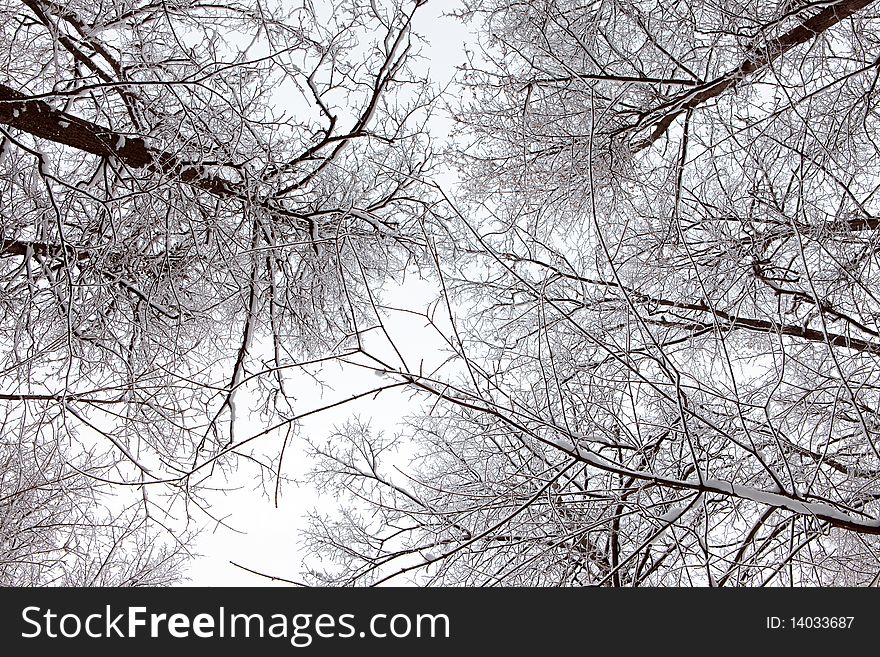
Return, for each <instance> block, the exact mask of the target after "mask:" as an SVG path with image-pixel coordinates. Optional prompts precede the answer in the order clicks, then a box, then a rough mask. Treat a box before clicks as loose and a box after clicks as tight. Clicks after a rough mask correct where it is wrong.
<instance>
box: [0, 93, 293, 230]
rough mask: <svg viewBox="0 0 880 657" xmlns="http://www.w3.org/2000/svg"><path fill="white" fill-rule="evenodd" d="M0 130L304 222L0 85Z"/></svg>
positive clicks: (139, 142) (137, 140) (201, 170)
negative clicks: (5, 128) (23, 134)
mask: <svg viewBox="0 0 880 657" xmlns="http://www.w3.org/2000/svg"><path fill="white" fill-rule="evenodd" d="M0 124H3V125H7V126H9V127H11V128H16V129H17V130H21V131H23V132H26V133H28V134H30V135H33V136H34V137H38V138H40V139H47V140H49V141H52V142H55V143H56V144H62V145H64V146H69V147H70V148H75V149H77V150H80V151H84V152H86V153H91V154H92V155H98V156H100V157H107V158H109V157H113V158H116V159H118V160H119V161H120V162H122V163H123V164H125V165H126V166H129V167H131V168H133V169H148V170H150V171H153V172H155V173H159V174H162V175H164V176H167V177H168V178H170V179H172V180H175V181H177V182H180V183H184V184H187V185H191V186H193V187H197V188H199V189H201V190H204V191H206V192H209V193H211V194H214V195H216V196H221V197H230V198H237V199H240V200H243V201H248V202H251V203H255V204H256V205H259V206H261V207H263V208H264V209H266V210H268V211H270V212H272V213H275V214H279V215H284V216H292V217H297V218H305V217H304V216H303V215H300V214H298V213H296V212H292V211H290V210H287V209H286V208H284V207H283V206H281V205H280V204H279V203H277V202H276V203H268V202H265V201H256V200H255V199H253V198H251V195H250V194H248V192H247V190H246V189H244V188H242V187H241V186H240V185H237V184H236V183H234V182H231V181H229V180H225V179H224V178H221V177H219V176H216V175H212V174H211V173H209V172H208V171H207V170H206V168H205V167H204V166H199V165H189V164H186V163H185V162H184V161H183V160H182V159H181V158H180V157H178V156H177V155H174V154H172V153H169V152H167V151H163V150H159V149H156V148H151V147H150V146H148V145H147V144H146V142H145V141H144V140H143V139H142V138H141V137H129V136H128V135H125V134H123V133H121V132H117V131H115V130H112V129H110V128H108V127H106V126H102V125H100V124H97V123H92V122H91V121H87V120H85V119H82V118H80V117H77V116H74V115H73V114H68V113H67V112H62V111H60V110H57V109H55V108H53V107H52V106H51V105H49V104H48V103H46V102H45V101H43V100H39V99H36V98H31V97H29V96H27V95H25V94H23V93H21V92H20V91H16V90H15V89H12V88H11V87H8V86H6V85H4V84H0Z"/></svg>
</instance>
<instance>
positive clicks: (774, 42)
mask: <svg viewBox="0 0 880 657" xmlns="http://www.w3.org/2000/svg"><path fill="white" fill-rule="evenodd" d="M873 1H874V0H841V1H840V2H835V3H833V4H831V5H830V6H828V7H826V8H825V9H823V10H822V11H820V12H819V13H818V14H816V15H814V16H811V17H810V18H808V19H806V20H805V21H803V22H802V23H801V24H800V25H798V26H797V27H794V28H792V29H791V30H789V31H788V32H786V33H785V34H783V35H782V36H780V37H778V38H775V39H769V40H767V41H765V42H761V43H760V45H758V46H754V47H753V48H752V49H751V50H750V51H749V53H748V55H747V56H746V58H745V60H743V62H742V63H741V64H740V65H739V66H738V67H736V68H735V69H733V70H732V71H728V72H727V73H725V74H724V75H722V76H720V77H717V78H715V79H714V80H711V81H709V82H707V83H706V84H704V85H702V86H700V87H698V88H696V89H692V90H689V91H687V92H684V93H681V94H679V95H677V96H676V97H675V98H673V99H672V100H670V101H668V102H666V103H663V104H662V105H660V106H659V107H657V108H655V109H654V110H652V111H651V112H650V113H648V114H647V116H645V117H644V118H643V119H642V120H641V121H640V122H639V124H638V125H636V126H635V128H637V129H639V128H642V127H643V126H646V125H649V124H651V123H655V126H654V130H653V131H652V132H651V134H650V135H648V137H646V138H645V139H643V140H642V141H640V142H638V143H637V144H635V146H634V147H633V149H634V150H637V151H638V150H642V149H643V148H647V147H648V146H650V145H651V144H653V143H654V142H655V141H657V139H659V138H660V137H661V136H662V135H663V134H664V133H665V132H666V130H667V129H668V128H669V126H670V125H672V122H673V121H675V119H676V117H678V116H679V115H680V114H682V113H683V112H687V111H688V110H692V109H695V108H696V107H698V106H699V105H702V104H703V103H705V102H706V101H707V100H711V99H712V98H716V97H718V96H720V95H721V94H722V93H724V92H725V91H727V90H728V89H730V88H731V87H733V86H735V85H736V84H737V82H739V81H740V80H742V79H743V78H745V77H747V76H749V75H751V74H752V73H755V72H756V71H758V70H760V69H762V68H764V67H765V66H767V65H768V64H771V63H772V62H773V61H775V60H776V59H778V58H779V57H781V56H782V55H784V54H785V53H787V52H788V51H789V50H791V49H793V48H796V47H797V46H799V45H801V44H804V43H806V42H807V41H810V40H811V39H813V38H815V37H817V36H819V35H820V34H822V33H823V32H825V31H826V30H828V29H830V28H831V27H834V26H835V25H837V24H838V23H840V22H841V21H843V20H845V19H847V18H849V17H850V16H852V15H853V14H855V13H856V12H858V11H860V10H861V9H864V8H865V7H867V6H868V5H870V4H871V3H872V2H873Z"/></svg>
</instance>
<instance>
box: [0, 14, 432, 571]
mask: <svg viewBox="0 0 880 657" xmlns="http://www.w3.org/2000/svg"><path fill="white" fill-rule="evenodd" d="M415 6H416V5H414V4H413V3H411V2H410V3H397V2H395V1H390V2H376V1H367V0H339V1H338V2H323V3H314V4H313V3H302V4H293V3H285V2H280V3H266V2H263V1H262V0H255V1H253V2H251V1H249V0H245V1H244V2H237V1H231V2H228V3H227V2H223V3H210V4H205V3H200V2H195V1H192V0H182V1H180V2H151V1H146V2H141V1H139V0H138V1H135V0H119V1H117V2H111V3H94V2H83V1H81V0H9V1H6V2H4V3H3V4H2V6H0V61H2V66H3V70H4V79H3V80H2V82H0V136H2V148H0V152H2V162H0V199H2V203H0V221H2V229H0V307H2V311H0V408H2V409H3V414H4V425H3V432H4V433H3V435H4V441H5V442H4V449H5V450H6V451H5V452H3V463H4V468H5V469H4V470H3V471H2V473H0V480H2V482H3V488H2V491H0V492H2V495H3V498H2V500H3V502H2V504H3V506H2V507H0V509H2V516H3V517H2V526H3V528H4V529H3V532H4V533H3V539H2V540H3V541H4V543H3V548H2V549H3V550H4V552H3V555H4V556H3V557H2V558H3V559H4V561H3V563H4V566H3V568H4V570H3V571H2V573H3V575H2V577H3V583H7V584H8V583H38V582H40V583H42V582H46V581H63V582H71V581H76V582H79V583H99V582H101V583H107V582H116V583H121V582H124V581H138V582H141V583H143V582H154V583H156V582H159V583H162V582H166V581H172V580H173V579H174V576H173V573H172V571H173V570H174V569H173V568H171V569H170V570H167V572H166V567H167V566H168V565H169V564H170V563H171V561H169V560H168V559H166V558H165V556H163V555H162V554H160V553H159V552H156V553H155V554H153V555H152V556H150V555H147V554H143V555H136V552H137V550H127V548H125V549H124V548H122V547H120V546H121V545H122V544H123V543H130V544H131V545H134V546H137V547H138V549H141V550H146V549H147V548H148V546H149V545H150V544H151V543H150V542H151V541H152V540H153V539H152V538H150V537H152V536H153V534H154V533H155V531H160V530H162V527H163V525H162V523H164V522H171V521H170V519H169V518H170V516H167V515H166V514H167V512H168V510H169V508H170V506H171V505H173V504H175V503H179V504H182V505H184V506H183V509H184V510H185V514H184V515H183V516H182V517H183V518H184V520H183V521H181V520H180V518H178V522H177V525H179V524H180V523H181V522H183V524H184V525H185V526H184V528H182V529H181V528H180V527H179V526H176V527H170V526H169V528H168V529H169V532H170V533H171V535H176V536H178V537H183V536H186V535H187V532H188V531H189V529H190V527H188V526H187V525H188V523H187V521H186V518H189V517H190V516H191V514H192V513H194V512H195V511H196V510H197V509H198V508H199V506H200V504H201V502H200V498H199V496H198V492H197V491H198V484H199V482H200V481H202V480H203V479H205V478H206V477H207V476H208V475H209V474H210V472H211V471H212V470H213V469H215V468H216V467H234V466H235V465H236V463H237V460H238V459H239V458H240V457H243V458H245V459H248V458H250V459H251V460H252V461H253V460H254V458H252V456H251V455H250V454H249V452H248V448H249V444H248V443H249V440H250V439H251V438H252V436H243V435H238V434H237V433H236V427H237V423H236V417H237V415H236V414H237V413H238V414H239V415H238V417H241V416H243V415H244V414H245V411H243V410H241V409H239V408H238V407H237V402H239V401H240V400H239V399H238V393H239V392H240V391H242V390H244V389H245V388H247V389H248V390H249V391H250V392H249V394H250V395H251V397H249V399H251V400H253V399H256V400H257V402H258V403H260V404H261V405H262V407H263V410H264V415H263V418H264V419H265V420H266V423H267V424H270V425H273V426H276V428H282V429H283V428H284V427H292V426H293V425H294V424H295V422H296V418H297V412H295V411H294V410H293V408H292V404H291V401H292V399H293V395H292V393H291V392H290V391H288V390H286V389H285V382H284V376H283V373H284V372H285V371H286V370H288V369H292V368H295V367H296V366H297V365H298V364H300V363H302V362H303V361H304V360H307V359H309V358H324V357H330V356H332V355H333V354H336V353H348V352H350V351H351V350H353V349H356V348H357V344H356V342H357V341H356V340H355V339H354V338H352V335H351V334H352V327H353V326H354V325H355V323H356V322H363V321H364V319H365V318H366V317H369V316H370V314H371V313H372V310H371V304H372V301H371V296H370V292H369V287H370V285H372V284H373V283H374V282H375V281H378V280H381V278H382V277H383V276H384V275H385V273H386V272H388V271H391V272H395V271H397V270H399V269H400V268H401V266H402V265H401V263H404V262H406V261H407V259H409V258H411V257H413V256H414V254H416V252H417V251H418V250H419V248H420V245H421V243H422V240H423V238H422V234H423V231H421V230H420V229H419V228H418V223H419V218H420V216H421V214H422V213H423V212H424V204H423V201H422V200H421V192H420V191H419V190H418V188H417V186H416V183H417V181H418V180H419V179H420V178H421V177H422V176H423V174H424V173H425V172H426V170H427V166H428V165H427V161H428V155H429V150H430V149H429V145H428V143H427V140H426V139H425V137H424V134H423V124H424V121H425V120H426V116H427V113H426V112H427V107H428V104H429V102H430V100H431V98H430V97H429V96H428V95H427V94H426V92H425V86H424V82H423V80H421V79H420V78H419V77H418V76H417V75H415V74H414V73H413V72H412V71H411V70H410V68H409V66H408V61H409V57H410V53H411V50H412V47H413V42H412V32H411V22H412V17H413V14H414V12H415ZM254 394H255V395H256V397H253V395H254ZM282 452H283V450H282ZM279 461H280V458H279V459H276V460H275V461H274V462H272V463H270V462H268V461H264V460H257V465H258V467H259V468H260V469H261V470H264V471H266V472H268V473H271V472H272V471H273V469H276V470H277V469H280V462H279ZM114 490H115V491H116V492H117V494H118V495H123V497H125V493H120V491H132V490H133V491H136V492H137V494H138V495H140V496H141V502H140V505H139V506H138V505H135V506H130V503H129V502H126V504H125V505H124V506H126V509H127V510H126V511H124V512H120V513H121V515H119V514H117V513H116V512H114V513H113V514H111V516H112V517H111V516H108V518H104V519H102V517H101V514H100V513H93V512H92V511H86V510H84V509H83V505H85V504H86V500H107V499H108V498H107V497H106V495H107V494H108V493H110V492H112V491H114ZM31 504H39V505H40V506H39V509H40V510H39V511H38V512H36V513H37V515H32V514H29V512H28V508H29V506H30V505H31ZM107 504H108V505H109V507H108V508H114V504H115V503H113V502H107ZM202 510H203V511H205V512H206V513H209V509H206V508H203V509H202ZM108 513H109V512H108ZM44 514H45V515H46V517H47V518H49V517H51V518H52V520H51V522H48V524H46V528H45V531H42V532H40V533H39V535H38V536H37V535H35V534H33V530H32V529H31V525H30V524H28V523H29V522H31V520H37V519H39V518H42V517H43V515H44ZM28 518H30V520H29V519H28ZM39 522H40V524H41V526H42V524H43V520H40V521H39ZM61 526H64V527H67V526H70V527H74V526H75V527H76V528H77V529H75V530H74V529H71V530H70V531H71V533H70V534H69V535H68V534H66V533H65V531H64V530H61V529H58V527H61ZM83 527H85V528H83ZM74 535H75V536H77V539H76V540H72V539H71V538H69V536H74ZM84 536H87V538H83V537H84ZM29 537H31V538H29ZM29 541H30V546H29V547H28V546H27V545H26V544H27V543H28V542H29ZM90 541H91V542H92V543H89V542H90ZM86 543H89V545H86ZM171 543H172V544H174V541H171ZM99 544H100V545H108V546H110V548H109V551H105V552H104V554H105V556H106V558H107V560H108V562H109V561H113V560H116V561H118V564H116V565H113V566H112V567H110V566H106V565H105V566H101V567H97V568H96V567H94V564H93V563H91V562H90V561H89V559H92V558H94V557H95V556H96V555H97V554H99V552H100V551H99V550H96V549H94V546H96V545H99ZM178 547H179V546H176V547H174V548H173V549H172V552H170V553H168V554H171V555H177V554H179V550H178ZM62 552H63V553H64V557H63V558H62V557H59V556H58V555H59V554H60V553H62ZM7 554H8V555H10V556H9V557H8V561H6V559H7V556H5V555H7ZM163 554H164V553H163ZM125 555H128V556H125ZM123 557H125V558H123ZM59 559H60V560H62V561H64V566H63V568H61V570H58V569H57V568H55V567H54V565H53V564H55V563H56V561H57V560H59ZM25 561H27V562H28V565H27V566H26V567H25V565H22V564H24V562H25ZM172 561H174V560H172ZM7 563H9V564H12V565H10V566H9V567H7V566H6V565H5V564H7ZM175 563H176V561H175ZM16 564H18V565H16ZM108 570H110V571H112V573H113V574H108ZM62 571H63V574H59V573H61V572H62ZM74 572H76V573H79V574H78V575H73V574H71V573H74Z"/></svg>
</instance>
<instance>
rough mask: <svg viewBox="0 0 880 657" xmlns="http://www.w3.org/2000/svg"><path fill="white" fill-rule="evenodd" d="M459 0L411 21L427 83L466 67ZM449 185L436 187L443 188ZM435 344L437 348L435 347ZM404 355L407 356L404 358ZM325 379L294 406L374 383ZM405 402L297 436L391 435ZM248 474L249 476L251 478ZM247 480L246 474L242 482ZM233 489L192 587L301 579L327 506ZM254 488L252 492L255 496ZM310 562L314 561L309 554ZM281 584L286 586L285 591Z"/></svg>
mask: <svg viewBox="0 0 880 657" xmlns="http://www.w3.org/2000/svg"><path fill="white" fill-rule="evenodd" d="M458 6H459V3H458V2H457V0H429V2H428V4H427V5H426V6H424V7H422V8H421V9H420V10H419V12H418V13H417V14H416V20H415V21H414V28H415V31H416V32H417V33H419V34H421V35H423V36H424V37H425V38H426V39H427V40H428V41H429V43H428V45H426V46H424V47H423V48H422V51H421V55H422V56H423V57H424V58H425V62H424V64H418V66H419V67H420V66H422V65H424V66H426V67H428V72H429V75H430V78H431V80H432V82H433V83H434V84H436V85H438V86H442V85H445V84H446V83H447V82H448V81H449V80H450V79H451V77H452V76H453V74H454V72H455V67H456V66H458V65H459V64H461V63H463V62H464V47H463V44H464V43H466V42H470V41H472V39H470V38H469V33H468V29H467V28H466V27H465V26H463V25H462V24H461V23H459V22H458V21H456V20H455V19H453V18H451V17H447V16H444V15H443V14H444V13H445V12H447V11H450V10H452V9H454V8H457V7H458ZM448 129H449V123H448V122H447V121H445V120H444V119H443V118H442V117H438V118H437V119H436V120H435V124H434V125H433V126H432V136H433V137H434V138H435V139H437V140H442V139H443V138H444V137H445V136H446V132H447V131H448ZM450 182H451V180H450V179H449V178H445V179H443V180H441V181H440V183H441V184H443V185H447V184H449V183H450ZM433 292H434V291H433V289H432V288H431V287H430V286H429V285H427V284H425V283H423V282H420V281H418V280H416V279H413V278H408V279H407V281H406V282H405V283H404V284H403V285H401V286H399V287H398V288H396V289H394V290H389V291H388V298H387V301H389V303H390V304H391V305H396V306H405V307H408V308H414V309H424V308H425V307H426V306H427V304H428V303H430V301H432V300H433V296H434V294H433ZM388 328H389V330H390V332H391V333H392V334H393V335H392V337H393V338H394V339H395V341H396V343H397V344H398V347H400V346H401V345H403V348H404V349H405V351H410V353H412V354H419V355H420V356H421V355H424V354H428V355H430V354H431V353H433V349H434V348H433V347H431V346H430V343H431V342H435V341H436V336H432V335H431V332H430V331H429V330H427V329H422V328H421V327H420V325H419V322H418V321H417V320H414V319H413V318H412V317H411V316H410V317H409V318H404V317H403V316H398V317H397V318H396V319H395V320H394V321H393V322H392V323H391V324H390V325H389V326H388ZM436 344H437V343H436V342H435V346H436ZM404 355H405V356H406V354H404ZM322 374H323V378H324V379H325V380H326V381H327V382H328V383H330V385H331V386H332V388H333V390H332V391H330V390H325V391H323V395H321V394H320V393H319V391H318V390H317V386H315V385H314V384H312V386H311V387H312V389H311V390H305V391H301V390H298V391H297V405H301V406H302V409H303V410H305V409H308V408H314V407H316V406H320V405H322V404H326V403H328V402H330V401H333V400H335V399H339V398H342V397H344V396H347V395H350V394H352V393H355V392H360V391H362V390H365V389H367V388H368V387H374V386H375V385H376V383H377V380H376V379H375V378H374V376H373V375H372V374H369V373H368V372H359V373H354V372H352V371H350V370H347V371H345V372H344V373H343V372H341V370H339V369H331V368H328V370H325V371H324V372H323V373H322ZM304 383H305V385H308V379H305V378H304ZM416 408H417V406H416V405H415V403H414V402H411V401H409V395H407V394H401V393H384V394H383V395H381V396H380V397H379V398H377V399H372V398H368V399H366V400H363V401H359V402H356V403H354V404H352V405H350V406H344V407H342V408H340V409H334V410H331V411H328V412H325V413H321V414H319V415H316V416H313V417H312V418H310V419H308V420H306V421H304V422H303V424H302V426H301V428H300V430H299V431H298V434H297V435H298V437H302V436H304V435H309V436H311V437H312V438H316V439H321V438H323V437H324V436H325V435H327V434H328V433H329V431H330V430H331V429H332V427H333V426H334V425H337V424H342V423H343V422H344V421H345V420H346V419H348V418H349V417H351V416H352V415H353V414H355V413H356V414H357V415H358V416H359V417H360V418H362V419H363V420H365V421H369V423H370V425H371V426H372V427H373V428H375V429H377V430H387V431H393V427H394V424H395V422H396V421H397V420H398V419H399V418H400V417H401V416H402V415H405V414H406V413H408V412H413V411H414V410H416ZM249 424H250V426H246V425H245V423H244V422H242V426H240V427H239V428H238V429H237V432H238V433H239V435H244V434H252V433H256V432H258V431H259V430H261V429H263V428H264V427H263V426H261V425H260V424H259V423H258V422H250V423H249ZM278 440H279V439H278V438H276V437H268V439H267V442H266V444H265V445H264V448H265V449H266V451H267V453H268V452H270V451H271V450H272V449H277V447H278V445H280V443H279V442H278ZM284 463H285V474H286V475H287V476H289V477H292V478H299V477H301V476H302V475H303V474H304V473H305V471H306V470H307V466H308V464H307V463H305V459H304V458H303V455H302V453H301V441H298V440H296V439H294V442H293V444H291V445H289V446H288V449H287V452H286V453H285V459H284ZM251 473H253V471H251ZM247 476H248V475H245V477H247ZM232 485H233V486H234V487H235V488H236V490H232V491H229V492H225V493H223V492H218V493H215V494H214V495H213V496H212V497H211V498H210V499H211V501H212V502H213V507H214V508H213V510H214V512H216V513H221V514H222V517H223V518H224V521H225V522H226V523H228V524H229V525H231V526H232V527H234V528H235V530H236V531H232V530H231V529H228V528H226V527H223V526H219V527H217V528H216V529H214V531H211V529H210V528H209V529H208V530H206V531H205V533H204V534H203V535H202V536H201V538H200V539H199V540H198V541H197V542H196V545H195V551H196V552H197V553H198V554H200V555H201V556H198V557H196V558H195V559H193V560H192V562H191V566H190V568H189V570H188V572H187V576H188V577H189V582H187V583H188V584H189V585H191V586H271V585H272V584H273V582H272V581H271V580H269V579H267V578H263V577H259V576H256V575H253V574H251V573H248V572H246V571H244V570H242V569H240V568H237V567H235V566H233V565H231V564H230V562H231V561H234V562H236V563H238V564H241V565H242V566H244V567H246V568H251V569H253V570H256V571H259V572H264V573H267V574H270V575H274V576H277V577H283V578H286V579H292V580H299V579H300V571H301V564H302V559H303V557H304V556H306V555H304V554H303V552H302V548H301V546H300V533H301V532H302V530H303V528H304V527H305V525H306V521H305V513H306V512H307V511H308V510H309V509H311V508H314V507H318V508H321V509H331V508H333V500H328V499H322V498H320V497H319V496H318V495H317V494H316V493H315V491H314V490H312V489H310V488H309V487H307V486H296V485H293V484H289V485H287V486H286V487H284V488H283V489H282V495H281V499H280V502H279V505H278V508H276V507H275V504H274V500H273V499H271V496H267V495H266V494H265V492H264V491H263V490H262V489H261V488H260V487H259V485H258V484H256V483H255V482H253V481H242V482H240V483H239V482H235V483H234V484H232ZM255 488H256V489H255ZM309 556H311V557H313V558H314V557H315V556H318V555H309ZM285 585H286V584H285Z"/></svg>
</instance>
